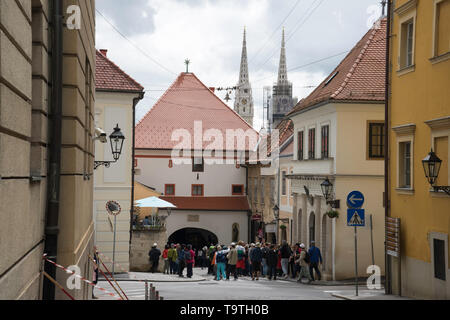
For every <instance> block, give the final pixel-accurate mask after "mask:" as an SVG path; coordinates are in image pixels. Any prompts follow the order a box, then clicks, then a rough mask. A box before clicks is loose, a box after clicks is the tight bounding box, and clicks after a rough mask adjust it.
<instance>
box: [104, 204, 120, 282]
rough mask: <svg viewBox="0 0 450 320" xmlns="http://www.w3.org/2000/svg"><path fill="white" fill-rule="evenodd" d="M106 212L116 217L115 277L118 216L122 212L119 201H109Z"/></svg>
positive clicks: (113, 259) (114, 238)
mask: <svg viewBox="0 0 450 320" xmlns="http://www.w3.org/2000/svg"><path fill="white" fill-rule="evenodd" d="M106 211H107V212H108V213H109V214H110V215H113V216H114V236H113V258H112V275H113V276H114V267H115V266H116V259H115V258H116V226H117V216H118V215H119V214H120V212H121V211H122V208H121V207H120V204H119V203H118V202H117V201H108V202H107V203H106Z"/></svg>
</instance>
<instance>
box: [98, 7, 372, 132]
mask: <svg viewBox="0 0 450 320" xmlns="http://www.w3.org/2000/svg"><path fill="white" fill-rule="evenodd" d="M110 1H112V0H98V1H97V2H98V3H100V5H99V10H100V11H101V12H102V13H103V14H105V15H106V16H107V17H108V19H110V20H113V21H112V22H113V23H114V24H115V25H116V26H117V27H118V28H119V29H120V30H121V31H124V32H125V31H126V32H127V33H126V34H127V36H128V37H129V39H130V40H131V41H132V42H133V43H135V44H137V45H138V46H139V47H140V48H142V49H143V50H144V51H145V52H147V53H148V54H149V55H151V56H152V57H153V58H154V59H156V60H157V61H158V62H159V63H161V64H162V65H164V66H165V67H166V68H168V69H170V70H171V71H172V72H173V73H174V74H172V73H170V72H167V71H166V70H164V69H163V68H160V67H159V66H158V65H156V64H155V63H153V62H152V61H150V59H148V58H147V57H145V55H143V54H142V53H140V52H139V51H138V50H136V49H135V48H134V47H133V46H132V45H130V44H129V43H128V42H127V41H126V40H125V39H123V38H122V37H120V36H119V35H117V33H115V31H113V30H112V28H111V27H110V26H109V25H108V24H106V23H105V21H104V20H103V18H102V17H101V16H99V15H97V48H106V49H109V51H108V57H109V58H111V60H113V61H114V62H115V63H116V64H118V65H119V66H120V67H121V68H122V69H123V70H125V71H126V72H127V73H128V74H130V75H131V76H132V77H133V78H135V79H136V80H137V81H139V82H140V83H141V84H142V85H144V87H145V88H146V89H147V90H160V91H148V92H147V93H146V96H147V97H146V98H145V99H144V101H142V102H141V103H140V104H139V105H138V109H137V117H138V119H139V118H140V117H142V116H143V115H145V113H146V112H147V111H148V110H149V109H150V108H151V106H153V104H154V103H155V100H156V99H158V98H159V96H160V95H162V94H163V92H164V90H165V89H167V88H168V86H169V85H170V84H171V83H172V82H173V81H174V80H175V78H176V76H177V75H178V74H179V73H180V72H183V71H184V70H185V65H184V60H185V59H186V58H189V59H190V60H191V65H190V71H192V72H194V73H195V74H196V75H197V76H198V77H199V78H200V80H202V81H203V82H204V83H205V84H206V85H207V86H215V87H226V86H234V85H235V84H236V82H237V81H238V76H239V74H238V73H239V63H240V55H241V45H242V32H243V27H244V26H247V46H248V55H249V59H250V60H252V58H253V57H254V56H255V54H256V53H257V50H259V49H260V48H261V47H262V46H263V45H264V44H265V43H266V41H267V39H268V37H269V36H270V35H271V34H272V33H273V32H274V30H275V29H276V27H278V26H279V24H280V23H281V22H282V21H283V19H284V18H285V17H286V15H287V14H288V12H289V10H290V9H291V8H292V7H293V5H294V4H295V3H296V1H297V0H245V1H244V0H148V1H147V0H146V1H143V0H129V1H123V0H120V1H119V2H120V3H122V4H118V1H117V0H113V3H112V4H111V3H110ZM106 2H108V4H109V5H108V7H105V3H106ZM378 2H379V1H378V0H325V2H324V3H323V4H322V6H321V7H319V8H318V10H317V11H316V12H314V14H313V15H312V16H311V17H310V19H309V20H308V21H307V22H306V23H305V24H304V25H303V26H302V27H301V28H300V29H299V30H298V31H297V32H296V33H295V34H292V33H293V31H294V30H293V28H294V26H295V25H298V22H299V21H300V19H303V18H304V17H305V16H306V10H307V8H309V7H310V6H311V5H312V4H313V3H314V0H302V2H301V3H300V5H299V6H298V7H297V8H296V10H295V12H294V13H293V14H292V15H291V16H290V17H289V19H288V20H287V21H286V23H285V26H286V33H287V36H290V35H293V36H292V39H291V40H290V41H288V43H287V59H288V68H293V67H297V66H300V65H304V64H308V63H310V62H311V61H315V60H318V59H321V58H324V57H327V56H330V55H333V54H336V53H338V52H342V51H344V50H348V49H350V48H351V47H352V46H353V45H354V44H356V42H357V41H358V40H359V39H360V38H361V36H362V35H363V34H364V33H365V32H366V31H367V28H366V26H365V25H366V22H367V19H368V18H369V15H368V13H367V12H366V11H367V8H368V7H369V5H373V4H375V5H376V4H378ZM116 5H117V6H116ZM127 24H129V25H130V26H128V27H126V26H127ZM135 28H138V29H139V30H138V31H136V30H135ZM123 29H126V30H123ZM280 43H281V30H278V31H277V33H276V36H275V37H273V39H271V41H270V42H269V43H268V45H267V46H265V47H264V49H263V50H262V51H261V52H260V54H258V56H257V57H256V59H254V61H250V81H251V82H252V86H253V88H254V89H253V92H254V100H255V104H256V110H255V116H256V119H255V123H256V126H255V127H256V129H259V124H260V123H261V122H262V119H261V118H262V100H263V90H262V88H263V87H264V86H267V85H269V86H271V85H272V84H273V81H274V80H275V79H276V76H277V67H278V60H279V47H280ZM271 56H272V58H271V59H268V58H269V57H271ZM342 58H343V56H341V57H338V58H335V59H331V60H326V61H324V62H322V63H320V64H315V65H311V66H309V67H307V68H304V69H301V70H298V72H290V73H289V78H290V80H291V81H292V82H293V84H294V95H296V96H298V97H299V98H303V97H305V96H306V95H307V94H309V92H310V91H311V90H312V89H310V88H309V89H308V88H301V87H304V86H310V85H317V84H319V83H320V82H321V81H322V80H323V79H324V78H325V77H326V76H327V75H328V73H329V72H331V70H332V69H333V68H334V67H335V65H336V64H337V63H338V62H339V61H340V60H341V59H342ZM265 61H267V63H265V64H264V65H262V63H263V62H265ZM261 65H262V66H261ZM259 66H261V67H259ZM258 67H259V68H258ZM261 79H263V80H261ZM218 95H219V96H220V97H221V98H224V97H225V93H224V92H220V93H218ZM228 105H229V106H232V105H233V101H230V102H229V104H228Z"/></svg>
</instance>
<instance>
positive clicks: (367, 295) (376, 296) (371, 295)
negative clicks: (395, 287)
mask: <svg viewBox="0 0 450 320" xmlns="http://www.w3.org/2000/svg"><path fill="white" fill-rule="evenodd" d="M331 295H332V296H333V297H335V298H340V299H343V300H383V301H385V300H393V301H400V300H414V299H410V298H405V297H399V296H394V295H387V294H385V293H384V290H374V291H368V290H365V291H363V292H360V293H359V296H358V297H357V296H356V295H355V292H353V294H350V293H346V294H341V293H337V292H336V293H332V294H331Z"/></svg>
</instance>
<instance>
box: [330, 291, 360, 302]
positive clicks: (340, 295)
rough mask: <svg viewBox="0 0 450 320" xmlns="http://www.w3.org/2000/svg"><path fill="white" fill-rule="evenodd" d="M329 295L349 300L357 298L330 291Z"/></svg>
mask: <svg viewBox="0 0 450 320" xmlns="http://www.w3.org/2000/svg"><path fill="white" fill-rule="evenodd" d="M331 296H333V297H335V298H339V299H342V300H350V301H355V300H357V299H353V298H351V297H349V296H344V295H342V294H338V293H332V294H331Z"/></svg>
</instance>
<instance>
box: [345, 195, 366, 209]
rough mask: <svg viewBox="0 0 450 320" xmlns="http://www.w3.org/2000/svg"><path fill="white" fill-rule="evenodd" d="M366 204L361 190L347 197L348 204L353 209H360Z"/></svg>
mask: <svg viewBox="0 0 450 320" xmlns="http://www.w3.org/2000/svg"><path fill="white" fill-rule="evenodd" d="M363 204H364V195H363V194H362V193H361V192H359V191H353V192H351V193H350V194H349V195H348V197H347V206H348V207H349V208H352V209H359V208H361V207H362V206H363Z"/></svg>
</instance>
